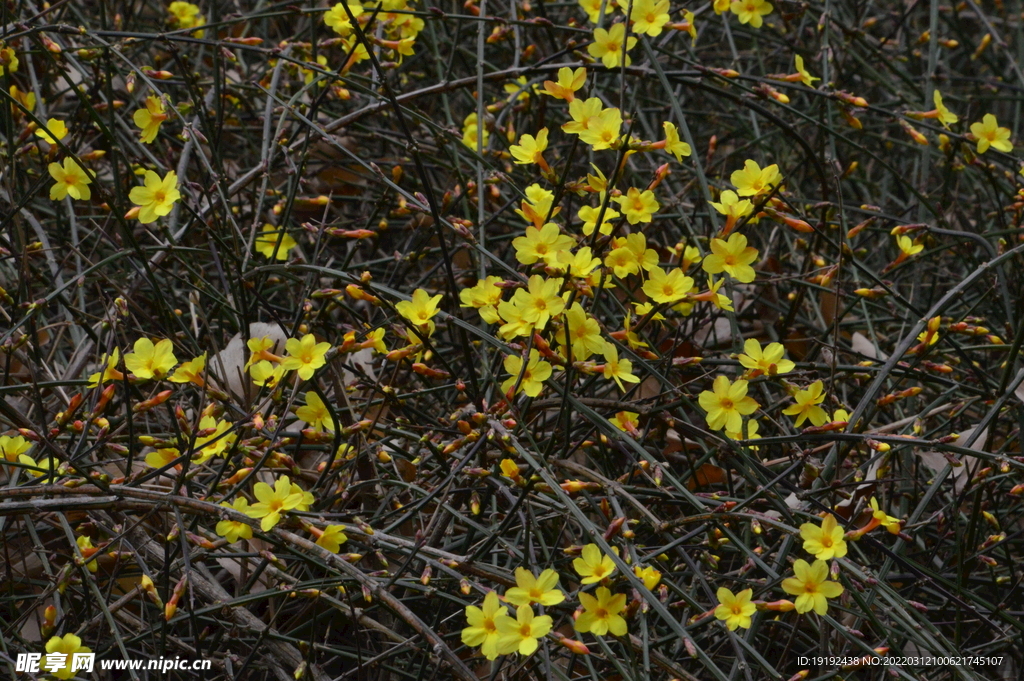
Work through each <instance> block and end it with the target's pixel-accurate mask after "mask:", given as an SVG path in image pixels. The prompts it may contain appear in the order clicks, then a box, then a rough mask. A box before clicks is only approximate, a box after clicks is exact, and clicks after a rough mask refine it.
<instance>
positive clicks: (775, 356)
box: [737, 338, 796, 376]
mask: <svg viewBox="0 0 1024 681" xmlns="http://www.w3.org/2000/svg"><path fill="white" fill-rule="evenodd" d="M785 354H786V349H785V348H784V347H782V343H769V344H768V345H766V346H765V348H764V350H762V349H761V344H760V343H758V342H757V339H755V338H748V339H747V340H746V341H744V343H743V354H741V355H740V356H739V357H738V358H737V359H739V361H740V364H742V365H743V366H744V367H746V368H747V369H750V370H751V371H760V372H761V373H763V374H767V375H768V376H776V375H778V374H787V373H789V372H790V371H792V370H793V369H794V368H796V364H794V363H793V362H791V361H790V360H788V359H785V357H784V355H785Z"/></svg>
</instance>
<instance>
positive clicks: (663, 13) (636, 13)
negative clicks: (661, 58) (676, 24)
mask: <svg viewBox="0 0 1024 681" xmlns="http://www.w3.org/2000/svg"><path fill="white" fill-rule="evenodd" d="M668 4H669V3H668V0H633V12H632V13H631V14H630V15H629V18H630V19H632V20H633V30H634V31H635V32H636V33H638V34H643V33H646V34H647V35H649V36H651V37H652V38H654V37H657V36H659V35H661V29H662V27H664V26H665V24H667V23H668V18H669V17H668Z"/></svg>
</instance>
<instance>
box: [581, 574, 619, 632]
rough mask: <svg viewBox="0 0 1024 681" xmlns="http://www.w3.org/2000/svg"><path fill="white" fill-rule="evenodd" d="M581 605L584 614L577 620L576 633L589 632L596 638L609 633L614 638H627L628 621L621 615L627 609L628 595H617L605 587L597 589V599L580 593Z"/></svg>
mask: <svg viewBox="0 0 1024 681" xmlns="http://www.w3.org/2000/svg"><path fill="white" fill-rule="evenodd" d="M579 598H580V604H581V605H582V606H583V608H584V610H583V614H582V615H580V616H579V617H578V618H576V631H578V632H580V633H581V634H585V633H587V632H588V631H589V632H590V633H591V634H593V635H594V636H604V635H605V634H608V633H609V632H610V633H611V634H612V635H613V636H625V635H626V632H627V628H626V620H625V618H623V617H622V615H620V614H619V613H621V612H622V610H623V609H624V608H625V607H626V594H615V595H614V596H613V595H612V592H611V591H609V590H608V589H606V588H605V587H603V586H600V587H598V588H597V598H594V597H593V596H591V595H590V594H588V593H583V592H580V594H579Z"/></svg>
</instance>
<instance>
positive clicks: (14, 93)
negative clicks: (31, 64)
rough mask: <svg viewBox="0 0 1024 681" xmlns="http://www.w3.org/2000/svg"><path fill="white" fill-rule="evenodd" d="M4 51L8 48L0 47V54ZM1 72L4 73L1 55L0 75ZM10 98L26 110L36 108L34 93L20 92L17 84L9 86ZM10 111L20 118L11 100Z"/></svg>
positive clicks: (17, 109)
mask: <svg viewBox="0 0 1024 681" xmlns="http://www.w3.org/2000/svg"><path fill="white" fill-rule="evenodd" d="M6 51H9V50H4V49H2V48H0V55H3V53H4V52H6ZM3 74H4V66H3V60H2V57H0V76H2V75H3ZM11 99H13V100H15V101H16V102H19V103H20V104H21V105H22V106H23V107H25V109H26V110H28V111H35V108H36V95H35V93H33V92H22V91H21V90H19V89H18V86H17V85H12V86H11ZM11 112H13V113H14V116H15V117H16V118H20V117H21V115H22V114H21V109H19V108H18V107H17V106H15V105H14V103H13V102H12V103H11Z"/></svg>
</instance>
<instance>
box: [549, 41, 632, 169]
mask: <svg viewBox="0 0 1024 681" xmlns="http://www.w3.org/2000/svg"><path fill="white" fill-rule="evenodd" d="M617 25H618V26H621V25H622V24H617ZM588 101H589V100H588ZM566 125H568V123H567V124H566ZM586 126H587V127H586V129H584V130H581V131H580V133H579V136H580V141H581V142H583V143H584V144H588V145H590V147H591V148H592V149H593V150H594V151H600V150H601V149H611V147H612V145H613V144H615V143H616V142H617V141H618V139H619V130H620V129H621V128H622V113H621V112H620V111H619V110H618V109H616V108H614V107H613V108H609V109H604V110H602V111H601V112H600V113H599V114H598V115H596V116H591V117H589V118H587V119H586ZM563 129H564V126H563Z"/></svg>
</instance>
